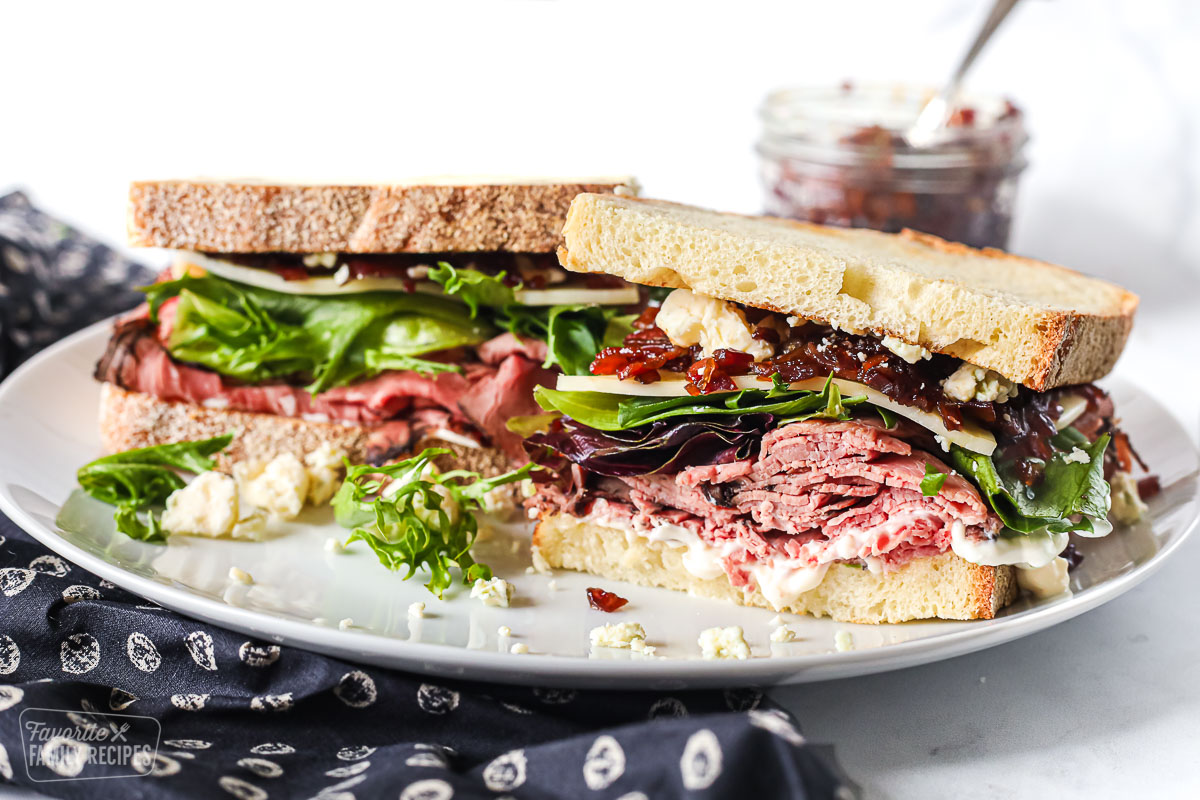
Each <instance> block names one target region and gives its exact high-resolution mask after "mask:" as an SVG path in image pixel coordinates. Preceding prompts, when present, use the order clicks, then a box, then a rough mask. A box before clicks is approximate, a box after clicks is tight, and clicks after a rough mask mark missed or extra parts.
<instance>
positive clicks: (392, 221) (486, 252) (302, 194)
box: [96, 179, 638, 474]
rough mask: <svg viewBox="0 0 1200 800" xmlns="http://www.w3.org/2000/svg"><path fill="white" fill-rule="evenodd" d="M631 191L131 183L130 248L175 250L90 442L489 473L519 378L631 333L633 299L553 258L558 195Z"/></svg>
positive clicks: (122, 357)
mask: <svg viewBox="0 0 1200 800" xmlns="http://www.w3.org/2000/svg"><path fill="white" fill-rule="evenodd" d="M631 186H632V184H631V182H629V181H627V180H624V179H597V180H569V181H555V182H536V181H524V182H503V181H476V180H468V181H461V180H445V181H436V180H435V181H425V182H419V183H412V184H403V185H396V184H389V185H378V186H362V185H354V186H350V185H283V184H270V183H259V182H206V181H163V182H145V183H135V184H133V185H132V187H131V189H130V196H129V217H128V227H129V236H130V241H131V242H132V243H133V244H134V245H140V246H149V247H160V248H170V249H172V250H175V251H177V253H176V259H175V265H174V267H173V268H172V270H171V271H170V272H169V274H164V275H163V276H162V277H161V279H160V280H159V281H158V282H157V283H155V284H154V285H152V286H149V287H145V289H144V291H145V293H146V297H147V303H146V305H145V306H144V307H143V308H141V309H139V310H137V311H135V312H133V313H132V314H130V315H128V316H126V317H125V318H123V319H122V320H120V321H119V323H118V324H117V325H116V328H115V330H114V332H113V336H112V339H111V341H110V343H109V346H108V350H107V352H106V353H105V354H104V357H103V358H102V359H101V361H100V362H99V364H98V365H97V368H96V378H97V379H98V380H100V381H102V382H103V393H102V401H101V409H100V428H101V433H102V438H103V442H104V445H105V446H106V447H107V448H108V449H109V450H111V451H121V450H127V449H130V448H135V447H144V446H148V445H153V444H159V443H164V442H173V441H179V440H184V439H201V438H205V437H209V436H213V435H217V434H223V433H225V432H227V431H233V432H235V433H236V436H235V439H234V441H233V444H232V445H231V446H230V447H229V448H228V449H227V450H226V451H225V453H224V454H223V455H222V456H221V460H222V464H223V466H224V467H225V468H228V467H229V466H230V464H231V463H236V462H240V461H250V460H253V461H258V462H265V461H270V460H271V459H273V458H274V457H276V456H278V455H282V454H284V453H293V454H295V455H296V456H297V457H298V458H303V457H305V456H306V455H307V454H310V453H312V452H314V451H315V450H316V449H317V448H319V447H325V449H326V450H327V451H334V452H338V453H342V454H345V455H347V456H349V457H350V459H351V460H352V461H354V462H356V463H365V462H373V463H381V462H383V461H386V460H388V459H390V458H393V457H395V456H398V455H401V454H406V453H409V452H411V451H419V450H421V449H422V448H423V447H425V446H430V445H436V446H439V447H449V448H450V449H452V450H453V451H454V453H455V454H456V456H457V459H456V461H457V462H458V464H459V465H461V466H464V467H469V468H471V469H475V470H480V471H483V472H486V473H489V474H490V473H494V472H495V471H503V470H505V469H507V468H508V467H509V465H510V463H511V462H512V461H513V460H514V459H515V460H520V461H523V460H524V454H523V451H522V449H521V442H520V438H519V437H518V436H516V435H514V434H512V433H511V432H509V431H508V430H507V429H506V428H505V421H506V420H507V419H508V418H509V417H510V416H513V415H519V414H523V413H530V412H531V411H536V410H537V406H536V405H535V404H534V400H533V389H534V387H535V386H538V385H547V386H552V385H553V380H554V376H555V374H556V373H557V372H558V371H559V370H562V369H566V370H568V371H576V372H578V371H583V372H586V370H587V367H588V364H589V363H590V362H591V360H592V357H593V356H594V355H595V354H596V352H597V351H598V350H600V349H601V347H603V345H604V343H605V341H606V339H608V340H612V341H615V342H617V343H619V342H620V340H621V338H622V337H623V336H624V334H625V332H627V331H628V330H629V328H628V322H627V320H628V318H627V317H622V316H621V314H620V310H621V308H622V306H625V305H628V304H630V303H636V302H637V299H638V292H637V290H636V288H634V287H631V286H628V285H626V284H625V283H624V282H623V281H621V280H620V279H618V278H613V277H600V278H589V277H583V276H576V275H571V274H570V273H568V272H566V271H565V270H563V269H562V268H561V267H560V266H559V265H558V263H557V261H556V259H555V256H554V250H555V248H556V247H557V246H558V245H559V242H560V230H561V228H562V223H563V219H564V217H565V215H566V211H567V208H568V206H569V204H570V202H571V200H572V198H574V197H575V196H576V195H577V194H579V193H580V192H585V191H587V192H600V193H603V192H613V191H632V188H631ZM622 320H625V322H624V323H622ZM622 324H624V325H625V327H624V328H622V327H621V326H622ZM614 337H615V338H614Z"/></svg>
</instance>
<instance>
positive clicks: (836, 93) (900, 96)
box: [758, 83, 1028, 248]
mask: <svg viewBox="0 0 1200 800" xmlns="http://www.w3.org/2000/svg"><path fill="white" fill-rule="evenodd" d="M930 95H931V92H930V91H929V90H924V89H914V88H911V87H903V86H892V85H863V86H857V85H853V84H849V83H846V84H843V85H842V86H840V87H832V88H795V89H782V90H780V91H776V92H774V93H772V94H770V95H769V96H768V97H767V101H766V103H765V104H764V106H763V108H762V111H761V116H762V120H763V133H762V139H761V140H760V141H759V143H758V153H759V156H760V158H761V176H762V181H763V186H764V189H765V192H766V211H767V213H768V214H772V215H775V216H780V217H791V218H793V219H799V220H804V221H807V222H816V223H821V224H825V225H838V226H842V227H854V228H874V229H876V230H881V231H888V232H892V233H894V232H897V231H899V230H901V229H903V228H912V229H913V230H918V231H922V232H924V233H932V234H934V235H936V236H940V237H942V238H944V239H949V240H951V241H956V242H963V243H965V244H969V245H972V246H974V247H999V248H1004V247H1005V246H1006V245H1007V244H1008V237H1009V229H1010V228H1011V226H1012V215H1013V202H1014V200H1015V197H1016V191H1017V179H1018V177H1019V176H1020V174H1021V171H1022V170H1023V169H1024V167H1025V164H1026V161H1025V156H1024V152H1023V151H1024V146H1025V143H1026V141H1027V139H1028V136H1027V135H1026V133H1025V125H1024V117H1023V115H1022V113H1021V112H1020V110H1019V109H1017V107H1016V106H1014V105H1013V104H1012V103H1011V102H1009V101H1008V100H1005V99H1003V98H998V97H968V98H965V99H964V100H963V102H962V103H961V104H960V107H959V108H958V109H957V110H956V111H955V112H954V115H953V117H952V118H951V120H950V123H949V124H948V125H947V126H946V128H945V129H944V130H943V132H942V133H941V134H940V135H939V137H938V138H937V140H936V141H935V142H934V143H933V144H931V145H929V146H926V147H919V148H918V147H912V146H910V145H908V144H907V143H906V142H905V139H904V136H903V133H904V131H905V130H906V129H907V128H908V126H909V125H910V124H911V123H912V122H913V120H915V119H916V116H917V114H918V112H919V111H920V109H921V107H922V105H923V104H924V102H925V101H926V100H927V99H928V98H929V97H930Z"/></svg>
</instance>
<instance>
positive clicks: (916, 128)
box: [905, 0, 1019, 146]
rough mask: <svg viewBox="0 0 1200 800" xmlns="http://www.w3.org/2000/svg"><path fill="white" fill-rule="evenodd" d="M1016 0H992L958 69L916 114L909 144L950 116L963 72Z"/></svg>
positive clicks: (924, 139)
mask: <svg viewBox="0 0 1200 800" xmlns="http://www.w3.org/2000/svg"><path fill="white" fill-rule="evenodd" d="M1018 1H1019V0H996V1H995V2H994V3H993V4H992V10H991V12H989V13H988V17H987V19H986V20H985V21H984V23H983V27H982V28H980V29H979V33H978V34H977V35H976V36H975V41H974V42H972V43H971V48H970V49H969V50H967V53H966V55H964V56H963V58H962V61H960V62H959V64H958V68H957V69H955V70H954V75H952V76H951V78H950V80H949V82H948V83H947V84H946V85H945V86H943V87H942V90H941V91H940V92H938V93H937V94H936V95H934V96H933V97H932V98H930V99H929V102H927V103H926V104H925V106H924V107H923V108H922V109H921V113H920V115H918V116H917V121H916V122H915V123H913V126H912V128H911V129H910V130H909V131H908V133H907V134H906V136H905V138H906V139H907V140H908V141H909V143H910V144H913V145H916V146H921V145H924V144H928V143H929V141H930V139H931V137H932V135H933V134H934V133H935V132H936V131H937V130H938V129H939V128H941V127H942V126H943V125H945V124H946V122H947V121H948V120H949V119H950V113H951V111H952V109H953V108H954V103H955V101H956V100H957V99H958V92H959V89H960V88H961V87H962V82H963V78H964V77H965V76H966V74H967V71H968V70H970V69H971V65H972V64H974V63H975V59H976V58H977V57H978V56H979V54H980V53H981V52H982V51H983V48H984V46H985V45H986V44H987V43H988V40H989V39H991V38H992V34H993V33H995V32H996V29H997V28H999V27H1000V24H1001V23H1002V22H1004V18H1005V17H1007V16H1008V12H1010V11H1012V10H1013V6H1015V5H1016V4H1017V3H1018Z"/></svg>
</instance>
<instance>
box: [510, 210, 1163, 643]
mask: <svg viewBox="0 0 1200 800" xmlns="http://www.w3.org/2000/svg"><path fill="white" fill-rule="evenodd" d="M563 237H564V244H563V247H562V248H561V249H560V250H559V260H560V262H561V263H562V265H563V266H565V267H566V268H567V269H569V270H571V271H573V272H579V273H591V274H604V275H610V276H616V277H620V278H623V279H625V280H627V281H631V282H634V283H637V284H641V285H644V286H647V287H657V288H656V289H655V291H656V294H657V295H658V296H659V297H660V298H661V303H658V304H648V305H647V306H646V307H645V308H644V310H643V312H642V313H641V315H640V316H639V318H638V319H637V321H636V322H635V323H634V327H635V331H634V332H633V333H632V334H631V335H629V336H628V337H627V338H626V339H625V341H624V342H623V344H622V345H621V346H619V347H610V348H607V349H605V350H603V351H601V353H600V354H599V355H598V356H597V357H596V359H595V360H594V361H593V362H592V364H591V367H590V369H589V373H590V374H589V375H586V376H582V375H571V376H566V375H564V376H561V377H559V378H558V379H557V381H556V386H555V388H554V389H548V388H545V387H539V388H538V389H537V390H535V394H536V396H537V398H538V401H539V404H540V405H541V406H542V408H543V411H544V413H543V414H541V415H539V416H535V417H532V418H529V419H522V420H516V421H514V422H513V427H514V428H516V429H518V430H521V431H522V432H523V433H524V434H525V435H526V437H527V438H526V442H525V447H526V449H527V451H528V453H529V454H530V457H531V459H532V460H533V461H534V462H536V463H538V464H539V465H541V466H543V467H544V468H545V469H543V470H541V471H539V472H535V473H533V477H534V478H535V480H537V481H538V483H537V484H536V493H535V494H534V495H533V496H532V497H531V498H530V499H529V500H528V501H527V506H528V508H529V513H530V516H531V517H534V518H536V519H537V526H536V529H535V533H534V544H535V545H536V547H537V550H538V554H539V555H540V557H541V558H543V559H545V561H546V562H547V563H548V564H549V565H550V566H552V567H560V568H567V569H576V570H583V571H585V572H590V573H594V574H596V575H600V576H604V577H607V578H611V579H617V580H624V581H629V582H632V583H637V584H642V585H648V586H660V587H666V588H670V589H677V590H683V591H688V592H690V593H692V594H694V595H698V596H702V597H712V598H724V599H728V600H731V601H734V602H737V603H741V604H747V605H754V606H762V607H769V608H773V609H776V610H779V611H785V612H795V613H809V614H814V615H828V616H830V617H833V618H834V619H836V620H840V621H847V622H861V623H885V622H886V623H892V622H902V621H905V620H912V619H927V618H945V619H988V618H992V617H994V616H995V615H996V614H997V613H998V612H999V611H1000V610H1001V609H1002V608H1003V607H1004V606H1005V605H1007V604H1009V603H1011V602H1012V601H1013V600H1014V598H1015V597H1016V596H1017V594H1018V592H1019V591H1020V590H1021V589H1027V590H1029V591H1031V592H1034V593H1036V594H1041V595H1048V594H1054V593H1057V592H1060V591H1063V590H1065V589H1066V588H1067V586H1068V581H1069V576H1068V570H1069V569H1070V568H1071V566H1072V564H1073V563H1076V562H1077V561H1078V559H1079V557H1080V555H1079V553H1078V551H1077V550H1076V549H1075V547H1074V538H1075V537H1099V536H1104V535H1107V534H1108V533H1109V532H1110V531H1111V530H1112V524H1111V523H1110V521H1109V515H1110V512H1111V513H1112V515H1113V516H1114V517H1116V518H1117V519H1119V520H1123V521H1129V520H1132V519H1135V518H1136V517H1137V516H1138V514H1139V513H1140V511H1141V510H1142V509H1144V508H1145V506H1144V505H1143V503H1142V499H1141V498H1140V495H1139V481H1137V480H1136V479H1135V478H1134V475H1135V474H1136V473H1137V472H1138V471H1139V470H1142V471H1144V469H1145V467H1144V465H1140V463H1139V461H1138V458H1137V455H1136V453H1135V452H1134V451H1133V449H1132V447H1131V446H1130V443H1129V440H1128V438H1127V437H1126V435H1125V434H1124V433H1123V432H1122V431H1121V430H1120V429H1119V427H1118V425H1117V420H1116V418H1115V416H1114V409H1113V404H1112V401H1111V399H1110V398H1109V396H1108V395H1107V394H1106V393H1105V392H1104V391H1103V390H1102V389H1100V388H1099V387H1097V386H1095V385H1094V383H1093V381H1095V380H1097V379H1099V378H1101V377H1102V376H1104V375H1105V374H1107V373H1108V372H1109V371H1110V370H1111V368H1112V366H1113V364H1114V362H1115V361H1116V360H1117V357H1118V356H1119V354H1120V352H1121V349H1122V347H1123V346H1124V343H1125V341H1126V338H1127V337H1128V334H1129V331H1130V327H1131V325H1132V319H1133V314H1134V311H1135V309H1136V307H1137V298H1136V296H1134V295H1132V294H1130V293H1129V292H1126V291H1125V290H1123V289H1121V288H1119V287H1117V286H1114V285H1111V284H1109V283H1105V282H1103V281H1099V280H1095V279H1092V278H1089V277H1085V276H1083V275H1080V274H1078V273H1076V272H1072V271H1070V270H1067V269H1064V268H1062V267H1058V266H1054V265H1051V264H1046V263H1042V262H1039V261H1034V260H1032V259H1027V258H1020V257H1018V256H1015V255H1009V254H1007V253H1004V252H1001V251H998V250H976V249H973V248H970V247H967V246H964V245H959V244H953V243H949V242H946V241H943V240H941V239H938V238H936V237H933V236H928V235H924V234H920V233H915V232H912V231H905V232H903V233H900V234H885V233H880V232H876V231H870V230H845V229H837V228H828V227H823V226H819V225H810V224H804V223H797V222H793V221H786V220H780V219H772V218H751V217H742V216H735V215H732V214H723V213H717V212H713V211H707V210H702V209H695V208H689V207H685V206H680V205H674V204H670V203H665V202H659V201H652V200H639V199H630V198H622V197H611V196H610V197H606V196H601V195H597V194H587V195H581V196H579V197H578V198H576V199H575V201H574V203H573V204H572V206H571V209H570V212H569V214H568V216H567V221H566V224H565V227H564V230H563ZM1140 484H1141V486H1140V488H1141V491H1142V492H1144V493H1147V494H1148V493H1149V492H1151V491H1152V489H1153V479H1152V478H1146V479H1143V480H1142V481H1141V482H1140Z"/></svg>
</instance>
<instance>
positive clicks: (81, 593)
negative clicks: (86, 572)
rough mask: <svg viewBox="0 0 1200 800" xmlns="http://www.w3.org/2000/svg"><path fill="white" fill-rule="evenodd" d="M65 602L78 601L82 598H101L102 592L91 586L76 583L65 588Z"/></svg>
mask: <svg viewBox="0 0 1200 800" xmlns="http://www.w3.org/2000/svg"><path fill="white" fill-rule="evenodd" d="M62 599H63V602H66V603H78V602H79V601H80V600H99V599H100V592H99V591H97V590H96V589H93V588H92V587H91V586H84V585H82V584H76V585H75V586H68V587H67V588H65V589H63V593H62Z"/></svg>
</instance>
